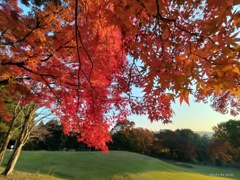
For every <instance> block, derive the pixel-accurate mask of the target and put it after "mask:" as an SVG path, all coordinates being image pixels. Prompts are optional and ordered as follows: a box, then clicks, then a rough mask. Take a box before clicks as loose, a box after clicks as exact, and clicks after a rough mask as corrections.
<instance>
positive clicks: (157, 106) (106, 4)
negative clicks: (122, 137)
mask: <svg viewBox="0 0 240 180" xmlns="http://www.w3.org/2000/svg"><path fill="white" fill-rule="evenodd" d="M24 4H25V5H27V7H28V8H27V9H26V8H25V9H24V10H23V9H22V7H23V6H24ZM20 5H21V6H20ZM29 9H30V10H29ZM0 17H1V18H0V35H1V38H0V55H1V59H0V62H1V64H0V85H1V87H5V88H7V93H8V95H14V94H15V92H17V91H18V92H20V93H21V94H22V95H23V101H22V102H21V103H22V104H26V103H28V102H29V101H32V100H33V101H35V102H36V103H38V104H39V105H40V106H46V107H48V108H51V109H52V111H53V112H54V113H55V114H56V115H57V116H58V117H59V119H61V122H62V124H63V126H64V129H65V133H68V132H70V131H74V132H80V133H81V135H79V140H80V141H84V142H85V143H87V144H88V145H89V146H95V147H96V148H99V149H102V150H106V149H107V147H106V144H105V143H106V142H107V141H110V140H111V137H110V133H109V127H110V126H111V125H113V123H115V121H122V120H125V119H126V118H127V116H128V115H130V114H139V115H148V117H149V119H150V121H159V120H160V121H162V122H163V123H168V122H170V121H171V118H172V116H173V113H174V112H173V110H172V108H171V104H172V103H173V102H174V101H175V100H176V99H179V100H180V103H182V102H186V103H187V104H190V103H189V96H190V95H194V98H195V100H196V101H197V102H200V101H203V102H206V100H207V99H208V98H210V100H211V106H212V107H213V109H214V110H215V111H218V112H220V113H223V114H225V113H228V112H230V113H231V114H232V115H234V116H235V115H237V114H238V113H239V110H240V105H239V99H240V86H239V85H240V84H239V82H240V69H239V67H240V62H239V57H240V54H239V50H240V49H239V40H240V39H239V36H238V33H239V24H240V21H239V1H237V0H221V1H217V0H186V1H183V0H121V1H119V0H109V1H94V2H93V1H89V0H84V1H80V0H58V1H55V0H36V1H35V0H22V1H19V2H18V0H4V1H3V2H2V3H1V4H0ZM133 87H137V88H140V89H141V90H142V96H136V95H135V94H133V91H132V89H133ZM0 107H1V108H3V107H4V102H1V103H0Z"/></svg>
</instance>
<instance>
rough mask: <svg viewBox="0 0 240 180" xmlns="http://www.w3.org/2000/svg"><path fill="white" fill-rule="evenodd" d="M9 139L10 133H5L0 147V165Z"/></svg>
mask: <svg viewBox="0 0 240 180" xmlns="http://www.w3.org/2000/svg"><path fill="white" fill-rule="evenodd" d="M10 139H11V135H10V134H7V136H6V137H5V139H4V142H3V145H2V147H1V149H0V165H1V164H2V161H3V158H4V155H5V152H6V149H7V145H8V143H9V141H10Z"/></svg>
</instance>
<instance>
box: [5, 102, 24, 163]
mask: <svg viewBox="0 0 240 180" xmlns="http://www.w3.org/2000/svg"><path fill="white" fill-rule="evenodd" d="M19 102H20V101H19ZM19 102H18V104H17V105H16V107H15V109H14V114H13V117H12V119H11V123H10V125H9V128H8V132H7V134H6V137H5V139H4V140H3V144H2V147H1V149H0V165H1V164H2V161H3V158H4V155H5V152H6V149H7V145H8V143H9V141H10V139H11V132H12V129H13V127H14V123H15V121H16V120H17V118H18V115H19V114H20V112H21V109H20V110H18V106H19Z"/></svg>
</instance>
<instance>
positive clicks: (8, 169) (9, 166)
mask: <svg viewBox="0 0 240 180" xmlns="http://www.w3.org/2000/svg"><path fill="white" fill-rule="evenodd" d="M22 147H23V144H19V143H18V144H17V146H16V147H15V149H14V151H13V153H12V156H11V158H10V159H9V161H8V164H7V167H6V168H5V170H4V171H3V172H2V174H3V175H6V176H8V175H10V174H11V173H12V172H13V169H14V167H15V165H16V163H17V160H18V158H19V155H20V153H21V150H22Z"/></svg>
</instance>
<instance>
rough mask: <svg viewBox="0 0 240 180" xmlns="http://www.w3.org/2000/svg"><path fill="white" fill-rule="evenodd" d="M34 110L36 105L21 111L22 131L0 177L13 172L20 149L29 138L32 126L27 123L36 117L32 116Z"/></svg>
mask: <svg viewBox="0 0 240 180" xmlns="http://www.w3.org/2000/svg"><path fill="white" fill-rule="evenodd" d="M36 110H37V105H36V104H30V105H29V106H26V107H25V109H24V110H23V113H24V122H23V125H22V129H21V132H20V135H19V137H18V140H17V144H16V147H15V148H14V151H13V153H12V156H11V158H10V159H9V161H8V164H7V167H6V168H5V170H4V171H3V172H2V175H6V176H8V175H10V174H11V173H12V172H13V170H14V167H15V165H16V163H17V160H18V158H19V155H20V153H21V150H22V147H23V146H24V144H25V143H26V142H27V140H28V138H29V137H30V133H31V130H32V126H31V124H29V123H31V122H32V121H33V120H34V118H35V117H36V116H35V114H34V113H35V112H36Z"/></svg>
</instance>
